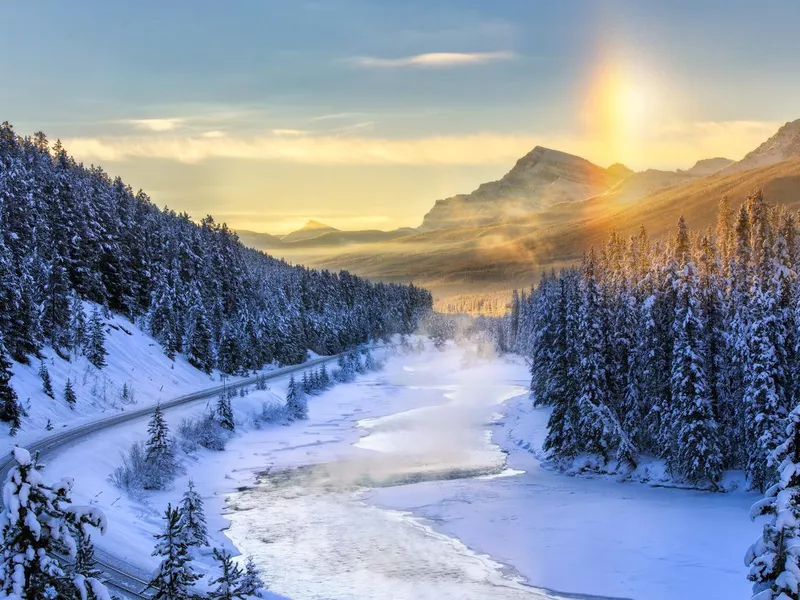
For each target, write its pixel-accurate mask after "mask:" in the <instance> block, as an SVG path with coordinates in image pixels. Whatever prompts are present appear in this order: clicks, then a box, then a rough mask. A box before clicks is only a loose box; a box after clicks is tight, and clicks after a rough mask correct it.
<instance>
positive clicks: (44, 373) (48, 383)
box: [39, 361, 56, 398]
mask: <svg viewBox="0 0 800 600" xmlns="http://www.w3.org/2000/svg"><path fill="white" fill-rule="evenodd" d="M39 378H40V379H41V380H42V391H43V392H44V393H45V395H47V396H50V397H51V398H55V397H56V395H55V392H53V380H52V379H50V371H48V370H47V365H45V364H44V361H41V362H40V363H39Z"/></svg>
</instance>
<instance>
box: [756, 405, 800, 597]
mask: <svg viewBox="0 0 800 600" xmlns="http://www.w3.org/2000/svg"><path fill="white" fill-rule="evenodd" d="M772 460H773V462H774V463H776V464H777V465H778V468H777V482H776V483H775V484H774V485H772V486H771V487H770V488H769V489H768V490H767V492H766V495H765V498H764V499H763V500H760V501H759V502H756V503H755V504H754V505H753V507H752V508H751V509H750V518H752V519H756V518H758V517H761V516H768V517H769V520H768V521H767V522H766V523H765V524H764V529H763V532H762V534H761V536H760V537H759V538H758V539H757V540H756V541H755V542H754V543H753V544H752V545H751V546H750V548H749V549H748V550H747V554H746V555H745V565H747V566H748V567H750V573H749V574H748V579H750V581H752V582H753V600H773V599H774V600H798V599H800V555H798V552H797V547H798V543H800V406H799V407H797V408H795V409H794V410H793V411H792V412H791V413H790V415H789V418H788V425H787V427H786V439H785V440H784V441H783V442H782V443H781V444H780V445H779V446H778V447H777V448H776V449H775V453H774V455H773V457H772Z"/></svg>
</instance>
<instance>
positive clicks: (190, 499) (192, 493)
mask: <svg viewBox="0 0 800 600" xmlns="http://www.w3.org/2000/svg"><path fill="white" fill-rule="evenodd" d="M178 510H179V512H180V527H181V529H182V531H183V535H184V537H185V538H186V542H187V543H188V544H189V545H190V546H195V547H198V548H202V547H204V546H208V528H207V527H206V516H205V512H204V510H203V499H202V498H201V497H200V494H198V493H197V490H195V489H194V482H193V481H192V480H191V479H190V480H189V485H188V486H187V488H186V491H185V492H184V493H183V498H182V499H181V503H180V505H179V506H178Z"/></svg>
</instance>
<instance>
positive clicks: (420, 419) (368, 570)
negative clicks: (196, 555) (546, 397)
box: [228, 350, 549, 600]
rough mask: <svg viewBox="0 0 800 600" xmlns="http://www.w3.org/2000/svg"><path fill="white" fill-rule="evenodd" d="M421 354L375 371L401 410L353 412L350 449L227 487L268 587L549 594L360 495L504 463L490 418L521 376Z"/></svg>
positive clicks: (317, 595) (309, 594)
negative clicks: (501, 376)
mask: <svg viewBox="0 0 800 600" xmlns="http://www.w3.org/2000/svg"><path fill="white" fill-rule="evenodd" d="M456 353H457V354H456ZM421 356H422V357H415V356H408V357H397V358H394V359H392V360H391V363H390V368H388V369H387V372H386V373H384V374H381V375H380V376H379V377H378V381H377V382H375V381H373V382H371V385H379V386H382V387H383V388H384V391H385V393H387V394H393V395H396V397H397V398H396V400H397V404H395V406H398V407H399V409H398V410H399V412H394V413H393V414H389V415H386V416H380V417H374V418H368V419H363V420H361V421H359V428H360V429H361V430H362V431H363V436H362V437H361V439H360V440H359V441H358V442H357V443H356V444H355V448H354V449H352V451H351V452H350V453H349V455H348V456H346V457H345V458H343V459H341V460H334V461H332V462H326V463H324V464H316V465H308V466H301V467H298V468H293V469H277V470H276V469H273V470H271V471H269V472H267V473H265V474H264V475H263V477H262V479H261V482H260V484H259V485H257V486H256V487H254V488H252V489H248V490H245V491H242V492H240V493H238V494H235V495H234V496H232V497H231V498H230V504H229V506H230V514H229V515H228V517H229V518H230V519H231V522H232V523H231V528H230V530H229V531H228V535H229V537H230V538H231V539H232V540H233V541H234V543H235V544H236V545H237V546H238V547H239V548H240V549H241V550H242V551H243V552H245V553H248V554H252V555H253V557H254V558H255V560H256V562H257V563H258V564H259V566H261V567H262V568H263V570H264V572H265V573H266V574H267V580H268V584H269V585H270V588H271V589H273V590H274V591H276V592H278V593H282V594H284V595H287V596H289V597H291V598H294V599H298V600H299V599H326V600H345V599H347V600H350V599H353V600H355V599H359V600H369V599H375V600H378V599H382V600H383V599H386V598H392V599H397V600H403V599H406V598H407V599H409V600H411V599H414V600H418V599H421V598H423V599H426V598H430V599H431V600H434V599H436V600H441V599H450V598H452V599H473V598H474V599H484V598H498V599H501V600H503V599H506V598H508V599H512V598H546V597H549V596H547V595H543V594H542V593H540V592H538V591H536V590H533V589H531V588H528V587H526V586H524V585H522V584H521V583H520V581H519V578H517V577H515V576H514V574H513V573H511V572H510V570H508V569H505V568H504V567H503V566H502V565H499V564H497V563H495V562H493V561H491V560H490V559H488V558H486V557H483V556H480V555H477V554H475V553H473V552H471V551H470V550H469V549H468V548H466V547H465V546H464V545H463V544H462V543H461V542H459V541H458V540H456V539H453V538H450V537H447V536H445V535H441V534H438V533H436V532H434V531H433V530H431V529H430V528H429V527H427V526H426V525H424V524H423V523H422V522H420V521H419V520H417V519H415V518H413V517H412V516H411V515H409V514H406V513H401V512H397V511H391V510H386V509H382V508H378V507H374V506H370V505H367V504H365V503H364V502H363V501H362V500H361V492H362V491H363V490H364V489H365V488H367V487H379V486H386V485H404V484H408V483H413V482H417V481H428V480H439V479H451V478H456V477H476V476H485V475H495V474H499V473H501V472H502V471H503V469H504V465H505V456H504V454H503V453H502V452H501V451H500V449H499V448H497V447H496V446H494V445H493V444H492V443H491V440H490V436H489V431H488V427H487V425H488V424H489V423H490V422H491V421H492V420H493V418H494V417H495V413H496V411H497V405H498V404H499V403H500V402H502V401H503V400H505V399H507V398H509V397H512V396H515V395H518V394H520V393H523V392H524V391H525V388H524V387H522V386H520V385H517V384H516V382H502V381H501V382H493V381H491V378H487V377H486V374H487V371H486V370H485V369H480V368H474V367H476V366H477V363H474V362H473V361H472V360H471V359H469V358H465V357H468V356H469V353H466V354H462V352H461V351H455V350H450V351H448V352H446V353H444V354H441V355H437V354H436V353H434V354H426V355H421ZM425 357H427V359H428V361H427V362H425ZM431 357H434V358H435V359H436V360H435V361H433V362H431V361H430V359H431ZM439 357H441V358H439ZM439 361H441V363H442V364H438V363H439ZM443 363H448V364H446V365H445V364H443ZM484 364H485V363H484ZM392 365H395V366H394V368H393V367H392ZM363 385H369V384H363ZM358 388H359V384H356V385H355V386H352V389H353V391H354V392H357V391H358ZM420 394H424V395H426V396H427V397H428V398H429V399H430V402H426V403H425V405H424V406H417V407H415V408H411V409H407V410H403V409H402V406H403V404H404V402H403V400H404V399H408V403H407V404H406V405H411V406H414V404H417V405H418V404H419V403H418V402H416V403H415V402H413V399H414V398H415V396H417V397H418V395H420ZM265 466H266V465H265Z"/></svg>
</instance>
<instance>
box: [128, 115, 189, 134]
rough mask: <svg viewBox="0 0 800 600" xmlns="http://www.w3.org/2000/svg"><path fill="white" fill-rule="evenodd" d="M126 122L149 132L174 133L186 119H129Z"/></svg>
mask: <svg viewBox="0 0 800 600" xmlns="http://www.w3.org/2000/svg"><path fill="white" fill-rule="evenodd" d="M124 122H125V123H128V124H130V125H133V126H134V127H136V128H138V129H147V130H148V131H173V130H174V129H177V128H178V127H180V126H181V125H183V124H184V123H185V122H186V119H177V118H176V119H128V120H127V121H124Z"/></svg>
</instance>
